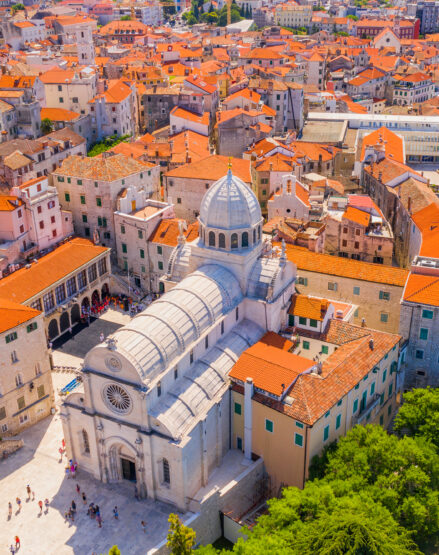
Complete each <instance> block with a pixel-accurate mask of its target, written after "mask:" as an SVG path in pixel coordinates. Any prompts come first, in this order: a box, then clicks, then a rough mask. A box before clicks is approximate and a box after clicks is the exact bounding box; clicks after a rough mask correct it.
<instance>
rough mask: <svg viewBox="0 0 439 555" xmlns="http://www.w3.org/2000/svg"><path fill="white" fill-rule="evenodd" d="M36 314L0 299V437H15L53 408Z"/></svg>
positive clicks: (43, 340)
mask: <svg viewBox="0 0 439 555" xmlns="http://www.w3.org/2000/svg"><path fill="white" fill-rule="evenodd" d="M50 372H51V367H50V359H49V351H48V349H47V342H46V336H45V333H44V320H43V315H42V314H41V312H40V311H39V310H35V309H34V308H30V307H29V306H23V305H21V304H18V303H15V302H11V301H9V300H6V299H4V298H1V299H0V434H1V435H2V436H3V435H4V434H15V433H17V432H20V431H21V430H23V428H25V427H27V426H30V425H32V424H35V423H36V422H38V421H39V420H41V419H42V418H45V417H46V416H48V415H49V414H50V412H51V410H52V408H53V407H54V405H55V398H54V395H53V388H52V377H51V373H50Z"/></svg>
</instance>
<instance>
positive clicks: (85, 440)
mask: <svg viewBox="0 0 439 555" xmlns="http://www.w3.org/2000/svg"><path fill="white" fill-rule="evenodd" d="M82 445H83V448H84V453H90V443H89V442H88V433H87V432H86V431H85V430H82Z"/></svg>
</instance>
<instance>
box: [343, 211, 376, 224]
mask: <svg viewBox="0 0 439 555" xmlns="http://www.w3.org/2000/svg"><path fill="white" fill-rule="evenodd" d="M343 219H345V220H349V221H351V222H354V223H356V224H359V225H362V226H364V227H367V226H368V225H369V223H370V214H369V213H368V212H363V210H359V209H358V208H354V207H352V206H348V207H347V208H346V211H345V213H344V214H343Z"/></svg>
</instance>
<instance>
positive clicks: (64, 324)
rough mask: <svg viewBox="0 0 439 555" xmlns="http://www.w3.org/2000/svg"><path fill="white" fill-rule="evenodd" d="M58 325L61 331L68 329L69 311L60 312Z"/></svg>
mask: <svg viewBox="0 0 439 555" xmlns="http://www.w3.org/2000/svg"><path fill="white" fill-rule="evenodd" d="M59 327H60V330H61V333H63V332H64V331H66V330H68V329H69V327H70V319H69V313H68V312H67V311H66V312H63V313H62V314H61V318H60V319H59Z"/></svg>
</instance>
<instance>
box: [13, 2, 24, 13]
mask: <svg viewBox="0 0 439 555" xmlns="http://www.w3.org/2000/svg"><path fill="white" fill-rule="evenodd" d="M24 9H25V8H24V5H23V4H14V5H13V6H11V11H12V13H13V14H14V13H16V12H19V11H21V10H24Z"/></svg>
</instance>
